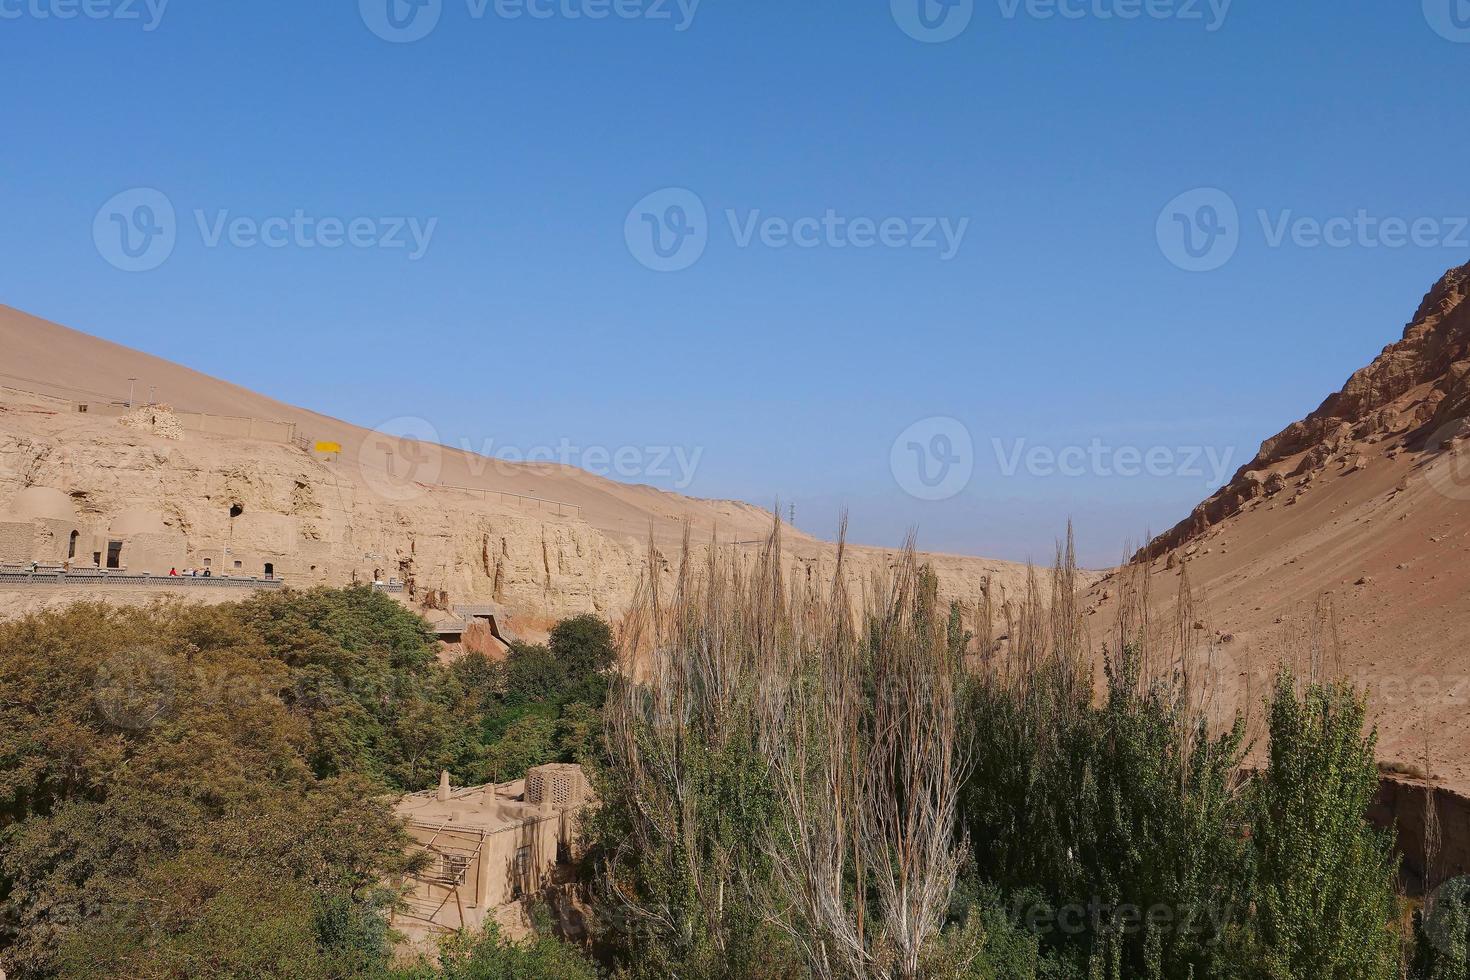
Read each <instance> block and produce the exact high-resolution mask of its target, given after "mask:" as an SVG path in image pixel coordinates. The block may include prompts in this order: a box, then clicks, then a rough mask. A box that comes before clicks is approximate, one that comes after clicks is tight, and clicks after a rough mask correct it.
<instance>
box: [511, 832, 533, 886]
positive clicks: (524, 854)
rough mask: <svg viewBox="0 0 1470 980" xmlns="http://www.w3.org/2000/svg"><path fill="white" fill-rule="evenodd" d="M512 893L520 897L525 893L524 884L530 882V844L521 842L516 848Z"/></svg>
mask: <svg viewBox="0 0 1470 980" xmlns="http://www.w3.org/2000/svg"><path fill="white" fill-rule="evenodd" d="M514 871H515V882H514V883H513V884H514V894H515V897H516V898H521V897H522V896H524V895H525V894H526V886H527V885H528V884H530V881H529V878H530V875H531V845H529V844H523V845H522V846H520V847H518V848H516V862H515V868H514Z"/></svg>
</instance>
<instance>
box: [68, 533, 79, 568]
mask: <svg viewBox="0 0 1470 980" xmlns="http://www.w3.org/2000/svg"><path fill="white" fill-rule="evenodd" d="M81 536H82V535H81V532H80V531H73V532H71V538H70V539H69V540H68V541H67V543H66V560H67V561H71V560H72V559H73V558H75V557H76V556H77V538H79V537H81Z"/></svg>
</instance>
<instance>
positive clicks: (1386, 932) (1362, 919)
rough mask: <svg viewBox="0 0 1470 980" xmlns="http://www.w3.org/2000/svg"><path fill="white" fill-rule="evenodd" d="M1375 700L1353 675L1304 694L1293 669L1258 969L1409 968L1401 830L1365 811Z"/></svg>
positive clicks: (1266, 792)
mask: <svg viewBox="0 0 1470 980" xmlns="http://www.w3.org/2000/svg"><path fill="white" fill-rule="evenodd" d="M1365 716H1366V705H1365V703H1364V701H1363V700H1362V698H1361V697H1360V696H1359V695H1358V694H1357V692H1356V691H1354V690H1352V689H1351V688H1348V687H1346V686H1341V685H1333V684H1327V685H1320V684H1312V685H1309V686H1308V687H1307V688H1306V690H1305V692H1304V693H1303V694H1302V695H1301V696H1300V697H1298V696H1297V694H1296V692H1295V690H1294V687H1293V680H1292V678H1291V676H1290V675H1289V674H1286V673H1283V674H1282V675H1281V676H1280V677H1279V678H1278V679H1277V682H1276V695H1275V697H1274V698H1273V699H1272V702H1271V761H1270V765H1269V766H1268V767H1267V769H1266V772H1265V774H1264V776H1263V777H1262V778H1261V779H1259V780H1258V781H1257V782H1256V792H1255V793H1254V795H1253V800H1252V802H1253V807H1254V818H1255V819H1254V822H1253V824H1252V833H1251V856H1252V864H1253V871H1254V877H1255V885H1256V887H1255V893H1254V896H1253V897H1254V907H1255V915H1254V916H1253V917H1252V924H1253V926H1254V928H1253V929H1252V930H1251V931H1250V933H1249V936H1250V942H1249V953H1250V955H1249V957H1248V962H1249V964H1250V971H1249V972H1250V975H1251V976H1256V977H1261V978H1273V980H1274V978H1277V977H1293V978H1295V977H1322V978H1324V980H1325V978H1342V980H1359V978H1361V980H1370V978H1371V980H1378V978H1387V977H1393V976H1396V975H1397V974H1398V967H1399V951H1400V944H1399V938H1398V936H1397V935H1396V934H1395V932H1394V928H1393V927H1394V925H1395V920H1396V918H1397V908H1396V906H1397V900H1396V895H1395V892H1394V886H1393V870H1394V869H1393V859H1392V856H1391V854H1392V840H1391V839H1390V838H1388V837H1386V836H1385V835H1383V834H1380V833H1377V832H1375V831H1374V830H1373V829H1372V828H1370V827H1369V826H1368V825H1367V824H1366V823H1365V821H1364V819H1363V814H1364V813H1365V812H1366V811H1367V808H1368V805H1369V804H1370V803H1371V802H1372V800H1373V794H1374V793H1375V792H1376V791H1377V788H1378V772H1377V767H1376V766H1375V764H1374V754H1373V746H1374V742H1375V739H1374V737H1373V736H1372V735H1370V736H1369V737H1368V738H1366V739H1365V738H1364V737H1363V725H1364V719H1365Z"/></svg>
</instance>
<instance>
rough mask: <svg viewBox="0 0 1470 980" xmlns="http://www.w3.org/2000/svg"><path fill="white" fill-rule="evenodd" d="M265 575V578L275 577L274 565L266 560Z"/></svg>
mask: <svg viewBox="0 0 1470 980" xmlns="http://www.w3.org/2000/svg"><path fill="white" fill-rule="evenodd" d="M265 577H266V578H275V577H276V566H275V565H273V564H271V563H270V562H266V563H265Z"/></svg>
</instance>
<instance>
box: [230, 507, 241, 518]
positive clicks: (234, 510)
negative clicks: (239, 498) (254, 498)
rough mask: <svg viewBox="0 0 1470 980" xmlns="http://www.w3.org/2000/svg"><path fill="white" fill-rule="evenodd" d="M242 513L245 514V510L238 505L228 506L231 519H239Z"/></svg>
mask: <svg viewBox="0 0 1470 980" xmlns="http://www.w3.org/2000/svg"><path fill="white" fill-rule="evenodd" d="M243 513H245V508H244V507H243V506H241V505H240V504H230V516H231V517H239V516H240V515H241V514H243Z"/></svg>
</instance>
